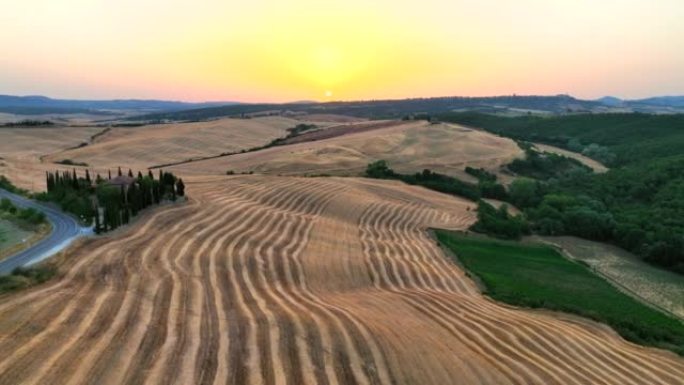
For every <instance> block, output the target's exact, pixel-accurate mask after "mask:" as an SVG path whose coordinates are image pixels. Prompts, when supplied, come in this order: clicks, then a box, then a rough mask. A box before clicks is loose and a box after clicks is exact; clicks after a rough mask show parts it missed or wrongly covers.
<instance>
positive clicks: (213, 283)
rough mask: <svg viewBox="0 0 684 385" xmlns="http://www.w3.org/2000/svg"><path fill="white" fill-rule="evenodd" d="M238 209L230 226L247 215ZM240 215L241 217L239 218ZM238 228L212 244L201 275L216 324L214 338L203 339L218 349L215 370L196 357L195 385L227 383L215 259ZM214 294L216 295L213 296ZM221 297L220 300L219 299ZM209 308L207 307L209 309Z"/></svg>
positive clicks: (226, 344) (225, 342)
mask: <svg viewBox="0 0 684 385" xmlns="http://www.w3.org/2000/svg"><path fill="white" fill-rule="evenodd" d="M238 209H239V208H236V210H237V211H238V213H239V215H238V217H237V218H236V219H235V220H233V221H232V222H231V223H230V224H232V223H235V222H237V223H241V222H243V218H244V216H245V215H246V214H247V212H248V210H245V209H244V206H243V207H242V209H241V210H238ZM240 215H241V216H240ZM239 230H240V228H239V227H233V228H229V230H228V231H226V232H225V233H224V235H223V236H222V237H221V239H220V240H219V241H218V242H215V243H214V247H213V248H212V250H211V252H210V253H209V262H208V263H209V266H208V270H206V275H205V274H203V275H202V276H208V277H209V278H210V285H205V288H206V296H207V298H208V299H207V301H211V302H213V309H214V310H212V318H215V322H216V323H217V324H218V325H217V326H216V325H212V330H213V332H214V333H215V335H216V337H212V336H207V337H206V338H203V340H204V341H207V340H213V339H216V338H217V339H218V347H217V348H216V349H215V351H216V352H215V354H214V355H212V356H213V357H214V359H215V360H216V368H214V369H213V370H212V369H209V370H207V369H205V368H204V365H203V363H204V362H206V360H207V358H206V357H202V356H199V355H198V358H197V359H196V365H195V367H196V372H197V373H198V374H197V376H196V378H195V380H194V382H193V383H196V384H209V383H217V384H225V383H227V381H228V370H227V368H225V365H222V363H226V362H227V360H221V358H222V357H224V358H226V359H227V358H228V351H229V350H228V349H229V343H230V339H229V338H228V335H227V334H226V333H220V331H222V330H227V329H228V325H227V324H226V321H225V319H224V317H219V316H218V311H219V309H221V303H224V301H225V300H224V298H223V294H224V293H223V292H222V291H221V290H220V288H219V282H218V277H217V274H218V270H217V261H216V259H217V257H218V253H219V251H220V250H221V249H222V248H227V242H228V240H229V239H230V238H232V237H234V236H235V235H236V234H237V233H238V232H239ZM215 293H216V294H215ZM219 297H221V298H219ZM210 307H211V306H208V308H210Z"/></svg>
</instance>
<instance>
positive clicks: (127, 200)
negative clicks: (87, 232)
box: [37, 168, 185, 234]
mask: <svg viewBox="0 0 684 385" xmlns="http://www.w3.org/2000/svg"><path fill="white" fill-rule="evenodd" d="M45 178H46V183H47V192H45V193H42V194H39V195H38V196H37V198H38V199H40V200H43V201H50V202H55V203H57V204H59V205H60V207H61V208H62V209H63V210H64V211H67V212H70V213H72V214H74V215H76V216H77V217H78V218H79V219H81V220H82V221H83V222H84V223H86V224H92V223H94V229H95V232H96V233H98V234H99V233H102V232H106V231H110V230H114V229H116V228H118V227H119V226H122V225H125V224H127V223H129V222H130V220H131V218H132V217H134V216H136V215H137V214H138V213H139V212H140V211H142V210H144V209H145V208H147V207H149V206H152V205H155V204H159V203H161V202H162V201H165V200H168V201H175V200H176V199H177V198H178V197H183V196H185V184H184V183H183V180H182V179H180V178H177V177H176V176H175V175H173V174H172V173H170V172H165V171H163V170H159V173H158V175H157V177H156V178H155V175H154V173H153V172H152V171H151V170H149V171H148V173H147V174H146V175H143V173H142V172H140V171H139V172H138V173H137V176H136V175H134V173H133V171H132V170H130V169H129V170H128V173H127V174H126V175H124V173H123V172H122V170H121V168H119V169H118V172H117V174H116V175H115V176H114V177H112V173H111V171H108V173H107V176H106V177H102V176H101V175H100V174H96V175H95V176H94V177H93V176H91V174H90V171H89V170H85V173H84V174H82V175H78V174H77V172H76V170H75V169H74V170H72V171H62V172H60V171H56V172H46V174H45Z"/></svg>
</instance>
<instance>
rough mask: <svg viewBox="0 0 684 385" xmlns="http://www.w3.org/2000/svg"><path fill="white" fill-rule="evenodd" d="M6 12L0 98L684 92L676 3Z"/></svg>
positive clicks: (121, 2)
mask: <svg viewBox="0 0 684 385" xmlns="http://www.w3.org/2000/svg"><path fill="white" fill-rule="evenodd" d="M0 10H1V11H0V25H2V34H0V49H1V52H2V55H0V94H17V95H30V94H41V95H48V96H52V97H61V98H80V99H85V98H91V99H92V98H156V99H173V100H188V101H209V100H224V101H228V100H235V101H245V102H256V101H269V102H285V101H295V100H320V101H324V100H354V99H379V98H404V97H424V96H444V95H472V96H484V95H501V94H513V93H517V94H559V93H569V94H572V95H575V96H578V97H583V98H595V97H600V96H604V95H616V96H620V97H627V98H638V97H645V96H652V95H665V94H684V23H682V20H684V2H682V1H681V0H602V1H589V0H516V1H513V0H510V1H509V0H480V1H476V0H449V1H446V0H421V1H406V0H392V1H390V0H374V1H373V0H366V1H361V0H329V1H325V0H317V1H314V0H294V1H282V0H281V1H267V0H254V1H249V2H247V1H242V2H237V1H225V0H222V1H219V0H193V1H190V0H137V1H135V0H117V1H105V0H59V1H55V0H22V1H4V4H3V5H2V7H1V8H0Z"/></svg>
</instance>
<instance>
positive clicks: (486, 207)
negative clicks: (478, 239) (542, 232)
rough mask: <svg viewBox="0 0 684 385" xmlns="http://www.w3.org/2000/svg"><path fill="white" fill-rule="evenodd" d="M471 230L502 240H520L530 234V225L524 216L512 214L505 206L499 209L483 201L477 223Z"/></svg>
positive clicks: (478, 211)
mask: <svg viewBox="0 0 684 385" xmlns="http://www.w3.org/2000/svg"><path fill="white" fill-rule="evenodd" d="M470 230H472V231H475V232H478V233H484V234H489V235H492V236H494V237H497V238H501V239H520V237H521V236H523V235H526V234H529V233H530V228H529V224H528V222H527V220H526V219H525V217H524V216H522V215H512V214H510V213H509V212H508V206H507V205H505V204H502V205H501V206H499V208H498V209H497V208H495V207H494V206H492V205H490V204H489V203H487V202H485V201H482V200H481V201H479V202H478V204H477V222H476V223H475V224H474V225H473V226H471V227H470Z"/></svg>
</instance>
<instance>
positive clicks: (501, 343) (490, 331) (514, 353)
mask: <svg viewBox="0 0 684 385" xmlns="http://www.w3.org/2000/svg"><path fill="white" fill-rule="evenodd" d="M407 295H410V296H412V297H413V298H414V299H415V300H416V301H423V303H429V304H430V305H431V306H432V307H433V308H434V309H439V311H440V312H441V313H442V314H443V315H444V317H445V319H447V320H449V321H450V322H452V323H454V324H458V325H461V326H463V327H465V330H471V331H472V333H473V334H476V335H478V336H480V338H481V340H484V342H485V344H486V346H487V347H489V348H490V349H491V350H492V351H497V352H500V353H502V354H504V355H506V357H509V358H511V359H513V360H514V361H515V362H516V363H521V364H525V366H527V367H529V368H530V369H532V370H534V371H535V372H536V373H537V374H539V375H543V376H544V383H549V381H550V380H551V379H553V381H554V383H558V384H572V383H576V384H579V383H584V382H585V381H581V382H580V379H579V378H574V377H572V376H570V373H572V374H575V375H577V374H578V373H577V372H575V369H574V368H573V369H572V371H571V372H570V373H569V372H567V371H564V370H561V369H560V368H559V362H558V361H555V356H553V355H540V354H538V353H537V352H535V351H533V350H532V349H530V348H529V347H528V346H526V345H525V344H523V343H522V342H521V341H520V337H521V336H520V334H522V333H519V332H518V331H517V329H515V330H513V331H507V329H509V328H501V327H500V326H502V324H504V322H503V321H497V322H491V320H489V319H488V318H485V317H482V318H478V317H469V316H468V312H458V311H456V310H454V309H453V308H452V307H451V306H448V305H446V304H444V303H441V302H440V301H439V300H436V299H435V297H432V296H429V295H420V296H419V295H416V294H413V293H407ZM452 302H453V301H452ZM507 324H508V325H510V324H511V323H507ZM526 340H527V339H526ZM554 361H555V362H554ZM562 366H564V365H563V364H560V367H562ZM578 377H583V378H585V379H586V380H589V379H588V378H586V377H584V375H582V374H580V375H579V376H578ZM589 382H592V381H589ZM592 383H593V382H592Z"/></svg>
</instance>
